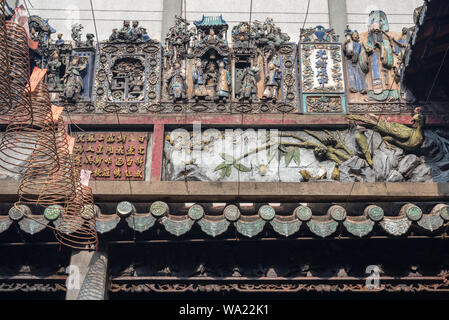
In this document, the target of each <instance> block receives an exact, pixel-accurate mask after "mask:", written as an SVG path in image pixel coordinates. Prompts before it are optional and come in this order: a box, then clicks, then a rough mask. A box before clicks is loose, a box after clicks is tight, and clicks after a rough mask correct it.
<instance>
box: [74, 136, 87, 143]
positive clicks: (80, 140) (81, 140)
mask: <svg viewBox="0 0 449 320" xmlns="http://www.w3.org/2000/svg"><path fill="white" fill-rule="evenodd" d="M76 142H78V143H83V142H86V140H85V137H84V134H79V135H78V136H77V137H76Z"/></svg>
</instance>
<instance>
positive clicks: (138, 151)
mask: <svg viewBox="0 0 449 320" xmlns="http://www.w3.org/2000/svg"><path fill="white" fill-rule="evenodd" d="M137 153H138V154H140V155H144V154H145V148H144V147H143V146H140V147H139V150H137Z"/></svg>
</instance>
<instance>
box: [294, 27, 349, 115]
mask: <svg viewBox="0 0 449 320" xmlns="http://www.w3.org/2000/svg"><path fill="white" fill-rule="evenodd" d="M299 52H300V54H299V59H300V61H301V64H300V68H301V69H300V70H301V71H300V72H301V93H302V105H303V111H304V112H305V113H345V112H346V97H345V91H346V88H345V77H344V68H343V61H342V46H341V44H340V43H338V36H336V35H335V33H334V31H333V30H332V29H325V28H324V27H322V26H317V27H316V28H312V29H301V34H300V43H299Z"/></svg>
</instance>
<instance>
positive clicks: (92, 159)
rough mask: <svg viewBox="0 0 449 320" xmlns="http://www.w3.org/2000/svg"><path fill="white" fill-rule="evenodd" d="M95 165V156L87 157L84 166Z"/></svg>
mask: <svg viewBox="0 0 449 320" xmlns="http://www.w3.org/2000/svg"><path fill="white" fill-rule="evenodd" d="M92 163H94V156H87V158H86V161H85V162H84V164H89V165H90V164H92Z"/></svg>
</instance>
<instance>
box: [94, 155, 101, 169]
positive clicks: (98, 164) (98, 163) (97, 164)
mask: <svg viewBox="0 0 449 320" xmlns="http://www.w3.org/2000/svg"><path fill="white" fill-rule="evenodd" d="M102 162H103V158H102V157H95V161H94V163H95V165H96V166H97V167H99V166H101V163H102Z"/></svg>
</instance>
